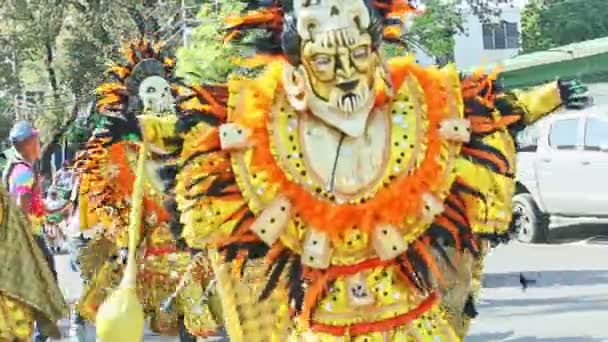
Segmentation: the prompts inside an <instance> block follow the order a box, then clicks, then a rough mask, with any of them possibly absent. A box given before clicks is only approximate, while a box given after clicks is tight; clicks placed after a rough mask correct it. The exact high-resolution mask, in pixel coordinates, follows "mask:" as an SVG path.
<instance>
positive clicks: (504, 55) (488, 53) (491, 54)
mask: <svg viewBox="0 0 608 342" xmlns="http://www.w3.org/2000/svg"><path fill="white" fill-rule="evenodd" d="M527 2H528V0H511V1H510V3H509V4H506V5H500V9H501V14H500V17H499V18H496V20H495V21H493V22H492V23H488V24H484V23H482V22H481V21H480V20H479V18H478V17H476V16H475V15H473V14H472V13H470V12H469V11H467V10H466V9H465V13H467V12H468V14H467V15H466V17H465V24H464V27H465V32H464V33H462V34H458V35H457V36H456V37H454V38H455V42H454V43H455V47H454V60H455V62H456V66H457V67H458V68H459V69H460V70H468V69H471V68H474V67H476V66H480V65H481V66H482V65H489V64H493V63H497V62H501V61H503V60H505V59H508V58H511V57H514V56H516V55H517V54H519V51H520V46H521V39H520V32H521V11H522V10H523V8H524V6H525V4H526V3H527Z"/></svg>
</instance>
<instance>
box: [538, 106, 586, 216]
mask: <svg viewBox="0 0 608 342" xmlns="http://www.w3.org/2000/svg"><path fill="white" fill-rule="evenodd" d="M547 129H548V134H545V135H544V136H542V137H541V138H540V140H539V149H538V151H537V155H536V162H535V168H536V172H537V173H536V175H537V179H538V189H539V195H540V198H541V200H542V204H543V207H544V209H545V211H546V212H548V213H550V214H558V215H578V214H579V213H581V212H583V211H584V210H585V206H584V204H583V203H582V202H581V201H583V200H584V195H585V194H584V192H583V191H581V189H580V188H579V185H578V184H577V180H578V179H580V178H579V177H578V173H579V172H580V168H581V166H580V157H581V151H582V146H581V145H582V131H583V120H582V119H579V118H576V117H567V118H563V119H557V120H555V121H553V122H552V123H550V124H549V126H548V128H547Z"/></svg>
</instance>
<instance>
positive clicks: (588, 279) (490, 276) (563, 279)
mask: <svg viewBox="0 0 608 342" xmlns="http://www.w3.org/2000/svg"><path fill="white" fill-rule="evenodd" d="M523 274H524V275H525V277H526V278H527V279H530V280H532V281H533V284H529V286H530V287H532V288H534V287H553V286H581V285H600V284H603V285H606V284H608V271H601V270H576V271H541V272H523ZM519 275H520V273H519V272H511V273H487V274H485V275H484V278H483V281H482V284H483V287H484V288H489V289H493V288H504V287H521V284H520V283H519Z"/></svg>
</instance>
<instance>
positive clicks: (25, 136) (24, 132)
mask: <svg viewBox="0 0 608 342" xmlns="http://www.w3.org/2000/svg"><path fill="white" fill-rule="evenodd" d="M9 138H10V141H11V144H12V147H13V150H14V151H13V157H12V158H11V160H9V162H8V164H7V166H6V169H5V170H4V177H3V178H4V183H5V185H6V188H7V189H8V191H9V193H10V195H11V197H13V199H14V200H15V201H16V203H17V206H18V207H19V208H20V209H21V210H22V211H23V213H24V214H26V216H27V217H28V218H29V219H30V223H31V227H32V229H33V231H32V233H33V236H34V240H35V241H36V243H37V244H38V246H39V247H40V249H41V251H42V253H43V255H44V257H45V259H46V262H47V264H48V267H49V268H50V270H51V272H52V274H53V276H54V278H55V280H57V273H56V271H55V262H54V259H53V254H52V252H51V250H50V249H49V247H48V245H47V242H46V240H45V238H44V235H43V234H44V230H43V220H44V214H45V210H44V201H43V198H42V190H41V179H40V177H39V175H38V174H37V173H36V171H35V168H34V163H35V162H37V161H38V160H39V159H40V142H39V140H38V131H37V130H36V128H34V126H33V125H32V124H31V123H29V122H27V121H19V122H17V123H15V125H14V126H13V128H12V129H11V131H10V134H9ZM47 339H48V337H47V336H44V335H43V334H42V332H41V331H40V326H39V323H38V322H37V323H36V327H35V331H34V342H42V341H46V340H47Z"/></svg>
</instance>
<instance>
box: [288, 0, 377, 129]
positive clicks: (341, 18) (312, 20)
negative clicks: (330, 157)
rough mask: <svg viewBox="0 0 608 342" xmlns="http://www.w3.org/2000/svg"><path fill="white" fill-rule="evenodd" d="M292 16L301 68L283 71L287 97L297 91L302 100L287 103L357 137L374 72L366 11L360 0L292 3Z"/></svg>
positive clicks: (370, 102)
mask: <svg viewBox="0 0 608 342" xmlns="http://www.w3.org/2000/svg"><path fill="white" fill-rule="evenodd" d="M294 14H295V15H296V17H297V18H298V20H297V32H298V35H299V36H300V37H301V39H302V44H301V46H302V49H301V61H302V64H301V65H300V66H298V67H297V68H296V69H289V68H288V69H287V75H286V85H287V92H288V93H291V94H294V93H298V91H297V90H301V91H302V92H303V93H304V96H301V97H300V98H296V97H293V96H292V97H291V98H290V100H291V102H292V104H293V105H294V107H296V108H297V109H300V110H302V109H304V108H307V109H310V110H311V111H312V113H313V114H314V115H315V116H317V117H319V118H320V119H322V120H323V121H325V122H327V123H328V124H330V125H332V126H335V127H336V128H338V129H340V130H341V131H343V132H344V133H346V134H348V135H351V136H358V135H361V134H362V133H363V130H364V126H365V121H366V120H367V116H368V115H369V112H370V111H371V109H372V107H373V103H374V91H373V90H374V84H375V76H376V75H377V71H378V69H379V67H380V58H379V56H378V53H377V51H375V49H373V46H372V37H371V35H370V34H369V32H368V29H369V26H370V24H371V20H370V14H369V10H368V9H367V7H366V6H365V3H364V2H363V0H355V1H348V2H345V1H339V0H295V1H294ZM290 87H291V88H290ZM294 88H295V90H294Z"/></svg>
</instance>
